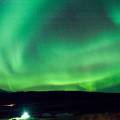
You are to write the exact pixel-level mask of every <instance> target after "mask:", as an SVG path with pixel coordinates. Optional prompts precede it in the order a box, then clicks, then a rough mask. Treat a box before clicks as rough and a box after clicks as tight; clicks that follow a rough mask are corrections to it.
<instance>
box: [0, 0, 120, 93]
mask: <svg viewBox="0 0 120 120" xmlns="http://www.w3.org/2000/svg"><path fill="white" fill-rule="evenodd" d="M0 89H2V90H7V91H57V90H62V91H63V90H64V91H97V92H120V0H0Z"/></svg>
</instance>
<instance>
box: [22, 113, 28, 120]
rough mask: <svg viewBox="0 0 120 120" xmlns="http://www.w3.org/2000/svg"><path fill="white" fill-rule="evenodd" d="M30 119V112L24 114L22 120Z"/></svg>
mask: <svg viewBox="0 0 120 120" xmlns="http://www.w3.org/2000/svg"><path fill="white" fill-rule="evenodd" d="M28 118H30V115H29V113H28V112H24V113H23V115H22V116H21V119H28Z"/></svg>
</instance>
